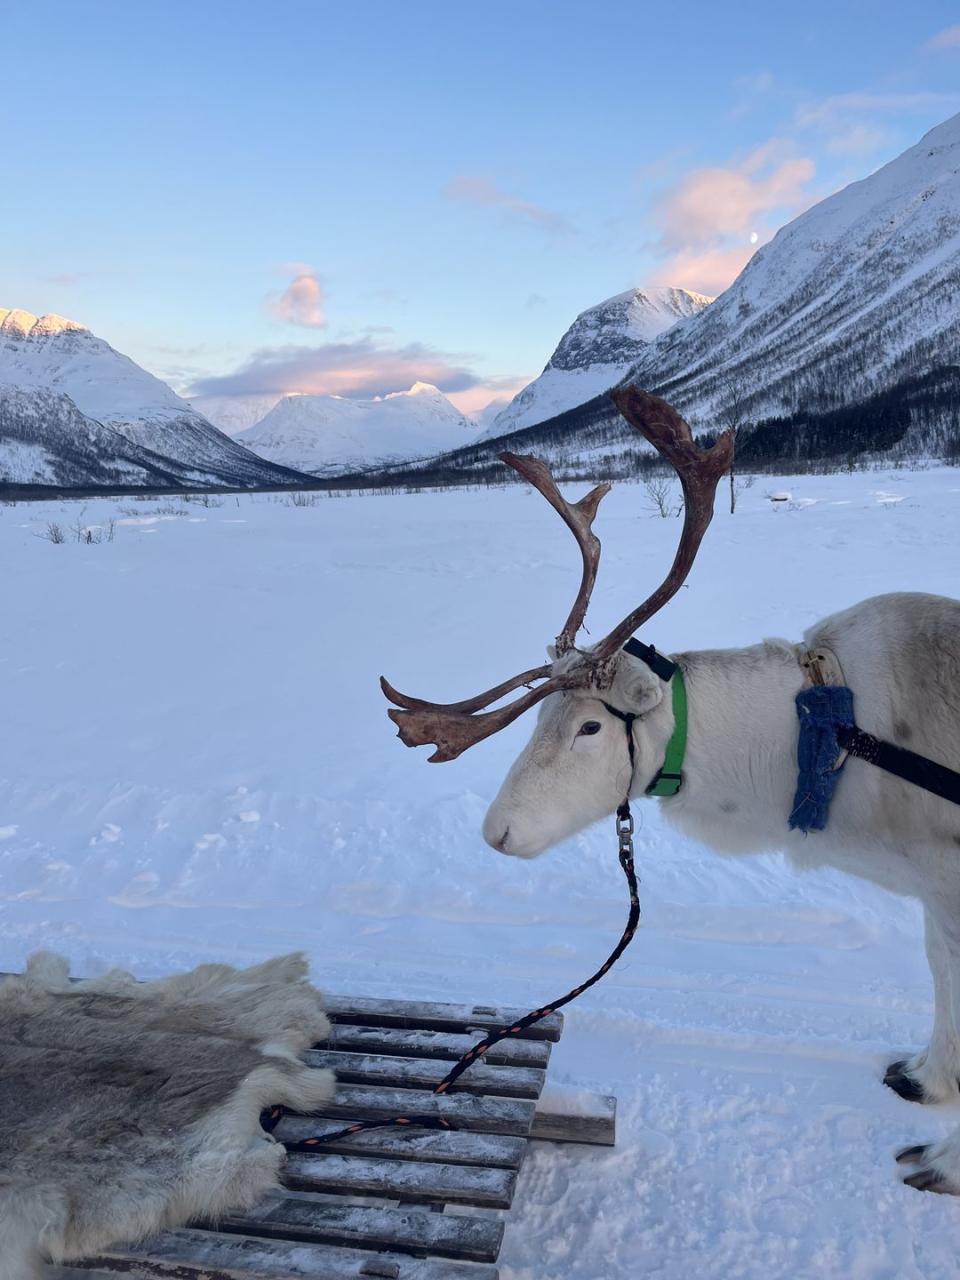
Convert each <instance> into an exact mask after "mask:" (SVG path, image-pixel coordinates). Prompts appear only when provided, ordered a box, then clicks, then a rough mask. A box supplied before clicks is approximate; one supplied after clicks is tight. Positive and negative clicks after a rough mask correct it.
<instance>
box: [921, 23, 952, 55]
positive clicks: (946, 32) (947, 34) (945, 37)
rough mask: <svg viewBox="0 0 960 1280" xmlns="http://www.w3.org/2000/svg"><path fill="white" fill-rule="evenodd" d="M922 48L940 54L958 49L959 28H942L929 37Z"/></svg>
mask: <svg viewBox="0 0 960 1280" xmlns="http://www.w3.org/2000/svg"><path fill="white" fill-rule="evenodd" d="M923 47H924V48H925V49H927V50H929V51H930V52H933V53H940V52H942V50H944V49H960V26H956V27H944V29H943V30H942V31H938V32H937V34H936V35H935V36H931V38H930V39H929V40H928V41H927V43H926V44H925V45H924V46H923Z"/></svg>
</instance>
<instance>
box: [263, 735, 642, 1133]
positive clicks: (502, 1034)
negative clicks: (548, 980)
mask: <svg viewBox="0 0 960 1280" xmlns="http://www.w3.org/2000/svg"><path fill="white" fill-rule="evenodd" d="M619 715H620V717H621V718H622V719H623V720H624V723H625V724H626V728H627V742H628V748H629V752H630V782H631V785H630V787H629V788H628V790H627V798H626V799H625V800H624V802H623V804H621V805H620V807H619V809H617V835H618V837H619V840H620V849H619V858H620V866H621V867H622V869H623V874H624V875H625V876H626V878H627V886H628V888H629V891H630V914H629V917H628V918H627V924H626V927H625V928H624V930H623V933H622V934H621V936H620V941H619V942H618V943H617V945H616V946H615V947H614V949H613V951H612V952H611V953H610V955H609V957H608V959H607V960H606V961H605V962H604V963H603V964H602V965H601V966H600V968H599V969H598V970H597V971H596V973H594V974H593V975H592V976H591V977H589V978H588V979H587V980H586V982H582V983H581V984H580V986H579V987H574V989H573V990H572V991H568V992H567V994H566V995H565V996H561V997H560V999H559V1000H554V1001H553V1002H552V1003H551V1004H545V1005H543V1007H542V1008H540V1009H534V1010H532V1011H531V1012H530V1013H528V1014H526V1015H525V1016H524V1017H522V1018H519V1019H518V1020H517V1021H516V1022H514V1023H512V1024H511V1025H510V1026H509V1027H500V1028H498V1029H497V1030H496V1031H491V1032H490V1034H489V1035H487V1036H485V1037H484V1038H483V1039H482V1040H479V1041H478V1042H477V1043H476V1044H475V1045H474V1046H473V1048H472V1049H469V1050H468V1051H467V1052H466V1053H465V1054H464V1055H463V1057H462V1058H461V1059H460V1060H459V1062H457V1063H455V1064H454V1066H453V1067H452V1068H451V1070H450V1071H448V1072H447V1074H446V1075H445V1076H444V1078H443V1079H442V1080H441V1081H440V1083H439V1084H438V1085H437V1087H436V1088H435V1089H434V1091H433V1092H434V1095H435V1096H441V1095H443V1094H445V1093H447V1092H448V1090H449V1089H450V1087H451V1086H452V1085H454V1084H455V1083H456V1081H457V1080H458V1079H459V1078H460V1076H461V1075H463V1073H464V1071H466V1070H467V1068H468V1067H469V1066H471V1065H472V1064H473V1063H474V1062H476V1061H477V1060H478V1059H479V1058H482V1057H483V1055H484V1054H485V1053H486V1052H487V1050H488V1049H491V1048H492V1047H493V1046H494V1045H495V1044H499V1042H500V1041H501V1040H506V1039H507V1038H508V1037H509V1036H518V1035H520V1033H521V1032H522V1031H525V1030H526V1029H527V1027H532V1026H534V1025H535V1024H536V1023H538V1022H542V1021H543V1019H544V1018H546V1017H547V1016H548V1015H549V1014H551V1013H556V1012H557V1010H558V1009H562V1008H563V1006H564V1005H565V1004H569V1003H570V1001H571V1000H576V998H577V996H581V995H583V993H584V991H588V990H589V989H590V987H592V986H593V985H594V983H596V982H599V981H600V979H601V978H602V977H603V976H604V975H605V974H606V973H608V972H609V971H610V969H612V968H613V966H614V965H615V964H616V962H617V961H618V960H619V959H620V957H621V956H622V955H623V953H624V951H626V949H627V947H628V946H629V945H630V943H631V942H632V941H633V938H634V935H635V934H636V932H637V925H638V924H639V922H640V894H639V890H638V887H637V872H636V868H635V866H634V861H633V816H632V814H631V813H630V790H632V783H633V774H634V767H635V761H634V743H633V720H634V717H633V716H632V715H627V716H624V715H623V713H622V712H620V713H619ZM283 1115H284V1108H283V1107H271V1108H270V1109H269V1110H268V1111H265V1112H264V1114H263V1116H262V1117H261V1124H262V1125H263V1127H264V1128H265V1129H266V1130H267V1131H268V1132H272V1131H273V1130H274V1129H275V1128H276V1126H277V1125H278V1124H279V1122H280V1120H281V1119H282V1117H283ZM408 1127H409V1128H414V1127H415V1128H418V1129H450V1130H453V1129H456V1127H457V1126H456V1125H455V1124H451V1123H450V1121H449V1120H446V1119H444V1117H443V1116H440V1115H408V1116H393V1117H392V1118H391V1119H389V1120H360V1121H358V1122H357V1123H356V1124H351V1125H348V1126H347V1127H346V1128H345V1129H337V1130H336V1131H335V1132H334V1133H326V1134H317V1135H315V1136H314V1137H310V1138H301V1139H300V1140H299V1141H290V1142H285V1143H284V1146H285V1147H286V1148H287V1150H288V1151H314V1150H316V1148H317V1147H322V1146H324V1145H325V1144H326V1143H329V1142H339V1141H340V1140H341V1139H343V1138H350V1137H352V1136H353V1135H354V1134H356V1133H365V1132H366V1131H367V1130H368V1129H392V1128H408Z"/></svg>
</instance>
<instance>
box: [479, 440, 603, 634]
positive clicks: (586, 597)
mask: <svg viewBox="0 0 960 1280" xmlns="http://www.w3.org/2000/svg"><path fill="white" fill-rule="evenodd" d="M500 461H501V462H505V463H506V464H507V466H508V467H513V469H514V471H516V472H518V473H519V474H520V475H521V476H523V478H524V480H526V481H527V482H528V483H529V484H532V485H533V487H534V488H535V489H536V490H537V492H538V493H540V494H542V495H543V497H545V498H546V500H547V501H548V502H549V503H550V505H551V507H553V509H554V511H557V512H559V514H560V517H561V519H562V520H563V522H564V524H565V525H566V526H567V528H568V529H569V530H570V532H571V533H572V534H573V536H574V537H575V538H576V540H577V546H578V547H579V548H580V555H581V556H582V557H583V574H582V576H581V578H580V590H579V591H578V592H577V598H576V600H574V602H573V608H572V609H571V610H570V613H569V615H568V617H567V620H566V622H565V623H564V624H563V627H562V628H561V631H560V634H559V635H558V636H557V653H558V654H564V653H569V652H570V650H571V649H572V648H573V647H574V643H575V641H576V638H577V632H578V631H579V630H580V628H581V627H582V626H583V619H584V617H585V616H586V612H587V607H588V605H589V604H590V596H591V595H592V593H593V587H594V583H595V582H596V580H597V570H598V569H599V567H600V539H599V538H598V537H597V535H596V534H595V533H594V532H593V522H594V520H595V519H596V515H597V508H598V507H599V506H600V503H601V501H602V500H603V499H604V498H605V497H606V496H607V494H608V493H609V492H610V486H609V485H608V484H598V485H597V486H596V488H595V489H591V490H590V492H589V493H588V494H587V495H586V496H585V497H583V498H581V499H580V501H579V502H574V503H570V502H567V501H566V499H565V498H564V497H563V495H562V494H561V492H560V490H559V489H558V488H557V484H556V481H555V480H554V478H553V475H552V473H551V471H550V468H549V467H548V466H547V464H546V463H545V462H542V461H541V460H540V459H539V458H534V457H532V456H531V455H529V454H517V453H501V454H500Z"/></svg>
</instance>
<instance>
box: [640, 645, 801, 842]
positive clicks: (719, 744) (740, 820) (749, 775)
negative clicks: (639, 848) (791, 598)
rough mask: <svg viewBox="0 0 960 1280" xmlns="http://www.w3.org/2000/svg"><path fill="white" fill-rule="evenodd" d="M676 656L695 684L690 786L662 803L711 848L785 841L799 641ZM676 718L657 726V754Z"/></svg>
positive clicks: (691, 686)
mask: <svg viewBox="0 0 960 1280" xmlns="http://www.w3.org/2000/svg"><path fill="white" fill-rule="evenodd" d="M674 661H676V662H677V663H679V665H680V667H681V669H682V671H683V672H684V676H685V679H686V684H687V700H688V739H687V753H686V759H685V761H684V769H683V774H684V779H683V787H682V789H681V791H680V793H679V794H678V795H677V796H675V797H672V798H671V799H668V800H665V801H664V802H663V804H664V815H665V816H666V817H668V818H669V819H670V820H671V821H674V822H676V823H677V824H678V825H680V826H682V827H683V828H684V829H686V830H689V832H690V834H693V835H695V836H696V837H697V838H698V839H701V840H703V841H704V842H705V843H707V844H711V845H719V846H720V847H729V848H734V847H736V848H737V849H740V848H743V851H744V852H746V851H747V850H746V848H745V847H744V846H745V844H747V843H749V844H750V845H751V847H757V848H769V847H776V846H777V844H778V843H779V842H781V841H782V835H783V831H784V830H785V823H786V819H785V817H784V815H785V814H786V813H789V808H790V803H791V800H792V796H793V790H794V787H795V785H796V737H797V729H796V724H797V712H796V706H795V702H794V700H795V698H796V695H797V692H798V690H799V689H800V687H801V686H802V684H803V677H802V674H801V671H800V666H799V662H798V649H797V647H796V646H795V645H790V644H787V643H786V642H784V641H775V640H768V641H765V642H764V643H762V644H759V645H753V646H751V647H750V648H747V649H724V650H700V651H697V652H693V653H685V654H679V655H675V657H674ZM664 704H666V708H667V709H669V699H664V702H663V703H661V706H660V707H658V708H657V710H658V711H661V709H662V708H663V707H664ZM672 718H673V717H672V713H670V712H669V710H668V711H667V714H666V715H664V716H661V717H658V718H657V722H656V723H652V724H651V726H650V728H651V738H652V739H653V741H651V744H650V745H651V749H652V750H654V751H656V750H660V749H661V748H662V746H663V745H664V744H665V742H666V740H667V738H668V737H669V734H670V733H671V732H672ZM664 733H665V735H666V736H664V737H663V741H662V742H661V737H662V736H663V735H664ZM757 841H759V843H757Z"/></svg>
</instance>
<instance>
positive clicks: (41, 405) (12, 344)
mask: <svg viewBox="0 0 960 1280" xmlns="http://www.w3.org/2000/svg"><path fill="white" fill-rule="evenodd" d="M0 390H6V391H11V390H16V391H17V392H18V395H17V396H16V397H10V398H9V404H10V406H14V407H11V408H9V410H8V411H7V413H6V421H7V424H8V425H7V426H6V427H4V428H3V429H2V431H3V432H4V433H5V434H0V441H6V442H8V443H7V444H6V445H5V446H4V448H5V455H6V456H8V457H9V458H10V459H12V458H13V453H14V449H13V445H12V443H10V442H12V441H14V440H15V439H16V440H19V441H20V446H18V448H21V449H22V446H23V445H24V443H25V441H26V437H27V435H29V436H30V441H31V448H37V449H41V450H43V462H42V466H41V468H40V470H41V471H51V470H52V471H53V472H56V474H57V475H58V477H59V478H58V480H57V481H56V483H58V484H63V485H73V486H76V487H84V486H89V485H94V484H100V483H103V481H102V480H101V479H95V478H94V476H95V475H97V476H102V475H103V474H106V473H107V472H111V471H113V470H115V469H116V468H117V467H120V468H121V469H123V468H125V467H126V466H127V465H128V464H129V465H132V466H134V467H136V466H140V465H143V466H146V467H148V468H153V467H155V466H156V467H159V468H160V471H162V472H163V473H164V474H167V475H169V476H171V477H180V478H181V479H180V480H178V481H177V482H179V483H182V482H186V481H187V480H189V482H190V483H197V484H204V485H228V486H246V485H267V484H290V483H294V482H296V480H298V479H302V477H298V476H297V475H294V474H292V473H291V472H290V471H289V470H287V469H285V468H281V467H279V466H277V465H276V464H274V463H271V462H268V461H266V460H264V459H263V458H260V457H257V456H256V455H255V454H252V453H250V452H249V450H247V449H245V448H243V446H242V445H239V444H237V443H236V442H235V441H233V440H231V439H230V438H229V436H226V435H225V434H224V433H223V432H222V431H219V430H218V429H217V428H216V427H215V426H213V424H212V423H210V422H208V421H207V419H206V418H204V417H203V416H202V415H201V414H199V413H197V412H196V410H194V409H192V408H191V407H190V405H189V404H187V402H186V401H185V400H181V398H180V397H179V396H178V395H176V394H175V393H174V392H173V391H171V389H170V388H169V387H168V386H167V385H166V383H164V382H161V381H160V379H159V378H155V377H154V376H153V375H152V374H150V373H147V372H146V370H145V369H141V368H140V366H139V365H137V364H135V363H134V361H132V360H130V359H129V358H128V357H127V356H125V355H122V354H121V353H120V352H119V351H115V350H114V349H113V347H111V346H110V344H109V343H107V342H104V341H103V339H102V338H98V337H96V336H95V335H94V334H93V333H91V332H90V330H89V329H86V328H85V327H84V326H83V325H80V324H77V323H76V322H75V321H73V320H67V319H65V318H64V317H63V316H56V315H45V316H35V315H33V314H32V313H30V312H28V311H9V310H2V309H0ZM51 395H52V396H53V397H54V399H50V398H49V397H50V396H51ZM31 396H33V397H34V398H35V404H34V406H33V409H32V410H31V409H30V406H29V403H28V401H29V398H30V397H31ZM66 402H69V405H68V404H67V403H66ZM70 406H72V407H70ZM77 415H79V417H78V416H77ZM80 418H83V419H86V420H87V422H88V424H89V425H86V426H82V425H81V423H80ZM14 420H15V421H16V423H17V424H19V425H18V426H17V427H16V433H15V431H14ZM28 423H29V424H30V425H29V429H28V427H27V424H28ZM103 428H110V431H109V432H105V431H103V430H102V429H103ZM78 434H79V437H81V438H82V441H83V447H82V448H81V449H80V450H79V451H78V450H77V449H76V447H75V444H76V438H77V435H78ZM117 435H119V436H120V437H121V438H123V439H125V440H126V441H127V443H128V444H129V445H131V446H136V448H135V449H128V448H126V446H124V447H123V448H122V449H121V448H120V447H119V446H118V445H117V441H116V436H117ZM97 441H100V442H102V444H103V448H104V452H103V454H102V455H99V460H98V462H97V465H93V461H94V458H95V456H97V450H96V442H97ZM138 450H139V452H138ZM36 456H37V457H38V458H39V457H40V455H36ZM81 458H85V459H87V461H88V462H89V463H90V468H89V469H88V470H86V471H85V470H84V469H83V467H82V466H81V464H80V459H81ZM9 465H10V467H11V471H10V473H9V474H7V472H6V471H5V470H4V469H3V468H2V467H0V483H4V482H6V483H14V482H15V481H14V478H13V463H12V461H10V463H9ZM24 465H26V464H25V463H24V456H23V455H22V452H21V456H20V461H19V462H18V464H17V468H18V470H22V468H23V466H24ZM104 469H105V470H104ZM170 482H173V481H170ZM17 483H20V481H17ZM35 483H40V481H35ZM107 483H113V481H108V482H107ZM129 483H139V481H130V482H129ZM150 483H153V481H150Z"/></svg>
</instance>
